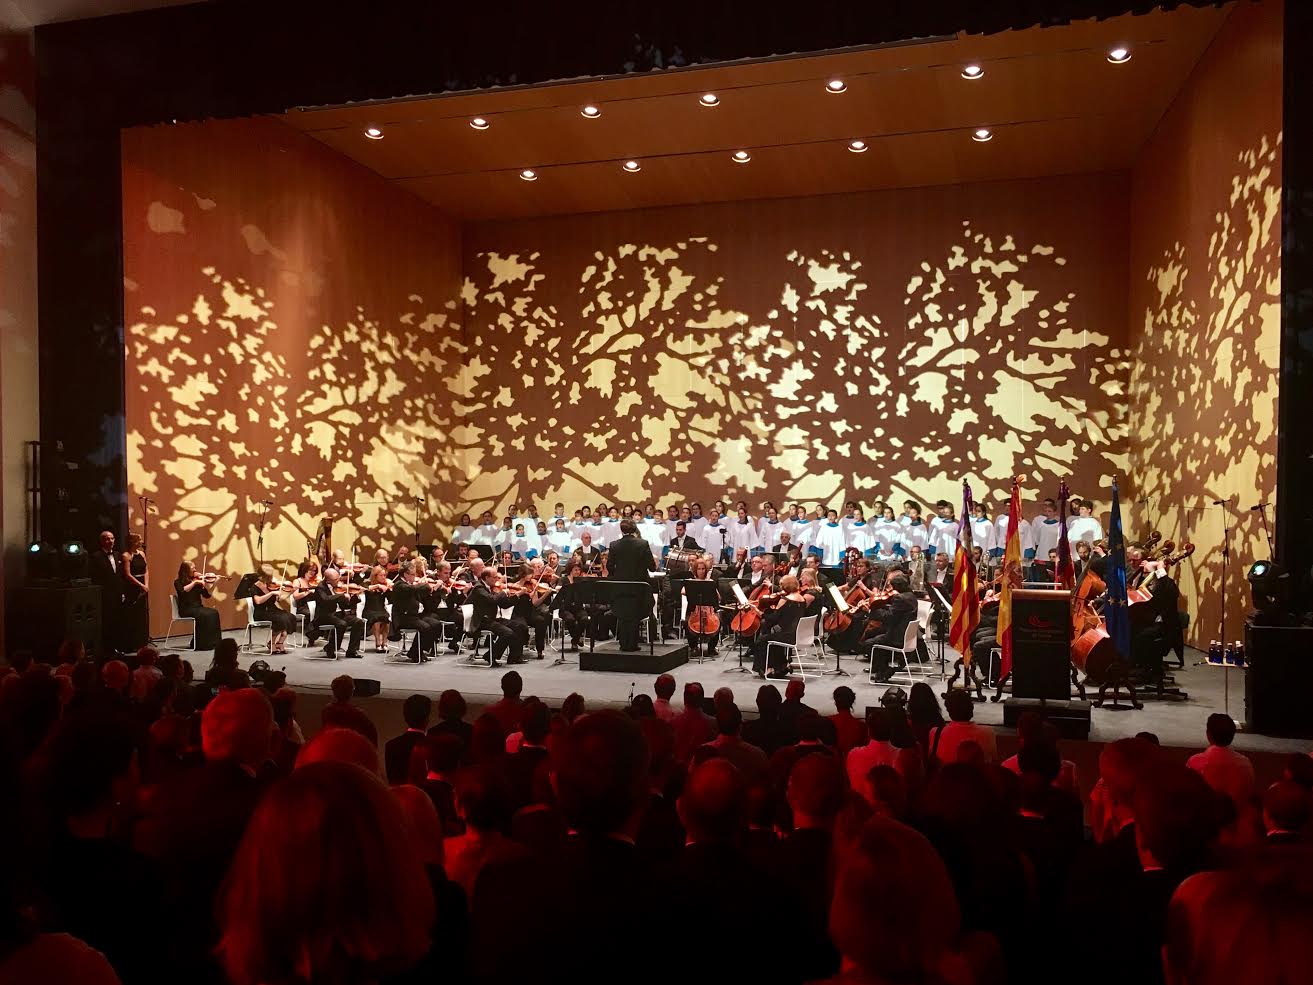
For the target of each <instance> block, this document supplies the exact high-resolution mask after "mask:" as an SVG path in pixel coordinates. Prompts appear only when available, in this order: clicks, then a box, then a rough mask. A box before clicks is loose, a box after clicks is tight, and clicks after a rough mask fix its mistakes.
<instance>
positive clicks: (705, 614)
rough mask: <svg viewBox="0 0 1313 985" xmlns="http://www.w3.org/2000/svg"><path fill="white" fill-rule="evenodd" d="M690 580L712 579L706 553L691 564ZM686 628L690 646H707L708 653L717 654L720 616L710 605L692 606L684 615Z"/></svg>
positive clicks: (712, 655)
mask: <svg viewBox="0 0 1313 985" xmlns="http://www.w3.org/2000/svg"><path fill="white" fill-rule="evenodd" d="M688 580H689V581H710V580H711V563H710V561H708V559H707V556H706V555H705V554H699V555H698V556H697V557H695V558H694V559H693V561H692V563H691V564H690V565H689V577H688ZM684 629H685V632H686V634H687V636H688V643H689V646H705V647H706V648H707V649H706V655H707V656H708V657H714V656H715V655H716V638H717V636H718V635H719V633H720V617H719V616H718V615H717V614H716V610H715V609H714V608H712V607H711V606H709V605H698V606H690V607H689V610H688V613H687V615H686V616H685V617H684Z"/></svg>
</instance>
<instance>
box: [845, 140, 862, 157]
mask: <svg viewBox="0 0 1313 985" xmlns="http://www.w3.org/2000/svg"><path fill="white" fill-rule="evenodd" d="M866 148H867V143H866V141H865V140H850V141H848V149H849V150H850V151H852V152H853V153H854V154H865V153H866Z"/></svg>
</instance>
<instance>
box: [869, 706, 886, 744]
mask: <svg viewBox="0 0 1313 985" xmlns="http://www.w3.org/2000/svg"><path fill="white" fill-rule="evenodd" d="M866 734H867V736H868V737H869V738H870V740H871V741H872V742H888V741H889V739H890V738H891V737H892V732H891V731H890V728H889V715H888V713H887V712H886V711H885V710H884V709H883V708H867V709H866Z"/></svg>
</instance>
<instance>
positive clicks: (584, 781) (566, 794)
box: [553, 711, 648, 836]
mask: <svg viewBox="0 0 1313 985" xmlns="http://www.w3.org/2000/svg"><path fill="white" fill-rule="evenodd" d="M553 762H554V766H555V787H556V798H557V804H558V805H559V807H560V808H561V811H562V813H563V814H564V815H565V819H566V823H567V824H569V825H570V827H572V828H574V829H575V830H576V831H578V832H580V833H581V834H583V835H585V836H589V835H591V836H599V835H607V834H611V833H614V832H624V831H628V832H629V833H631V834H632V832H633V830H634V829H635V827H636V825H637V822H638V820H639V814H640V811H641V809H642V808H643V807H644V806H645V805H646V803H647V771H648V751H647V746H646V744H645V743H644V741H643V733H642V732H641V731H640V730H639V727H638V725H637V723H635V722H634V721H632V720H631V719H629V718H627V717H625V716H624V715H622V714H620V713H619V712H615V711H599V712H596V713H595V714H592V715H586V716H584V717H583V718H581V719H579V720H578V721H577V722H575V723H574V724H573V725H571V726H570V728H569V730H568V731H567V732H566V733H565V734H564V735H563V736H562V737H561V742H560V744H559V746H558V748H557V751H556V753H555V755H554V757H553Z"/></svg>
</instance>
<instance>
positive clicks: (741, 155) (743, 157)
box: [730, 150, 752, 164]
mask: <svg viewBox="0 0 1313 985" xmlns="http://www.w3.org/2000/svg"><path fill="white" fill-rule="evenodd" d="M730 159H731V160H733V162H734V163H735V164H747V163H748V162H749V161H751V160H752V155H751V154H749V153H748V152H747V151H745V150H736V151H735V152H734V153H733V154H732V155H730Z"/></svg>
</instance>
